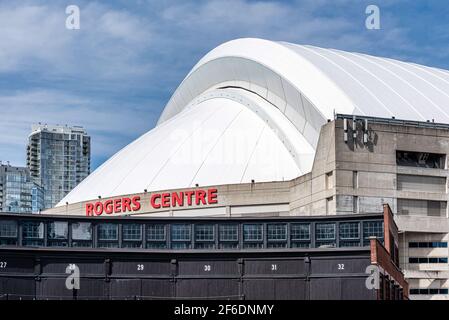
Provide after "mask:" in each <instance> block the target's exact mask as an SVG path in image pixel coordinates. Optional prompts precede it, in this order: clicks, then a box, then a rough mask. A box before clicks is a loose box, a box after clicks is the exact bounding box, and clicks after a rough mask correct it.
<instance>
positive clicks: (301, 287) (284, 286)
mask: <svg viewBox="0 0 449 320" xmlns="http://www.w3.org/2000/svg"><path fill="white" fill-rule="evenodd" d="M243 294H244V296H245V299H246V300H304V299H306V280H305V279H245V280H244V281H243Z"/></svg>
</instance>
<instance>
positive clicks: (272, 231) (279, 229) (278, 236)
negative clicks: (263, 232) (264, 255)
mask: <svg viewBox="0 0 449 320" xmlns="http://www.w3.org/2000/svg"><path fill="white" fill-rule="evenodd" d="M267 233H268V234H267V237H268V241H287V224H285V223H276V224H268V225H267Z"/></svg>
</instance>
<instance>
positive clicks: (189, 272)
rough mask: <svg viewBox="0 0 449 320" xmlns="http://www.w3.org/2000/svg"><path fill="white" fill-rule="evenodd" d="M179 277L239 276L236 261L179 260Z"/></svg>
mask: <svg viewBox="0 0 449 320" xmlns="http://www.w3.org/2000/svg"><path fill="white" fill-rule="evenodd" d="M178 274H179V275H180V276H203V277H207V276H210V275H235V276H239V275H240V272H239V265H238V263H237V260H216V259H210V260H180V261H178Z"/></svg>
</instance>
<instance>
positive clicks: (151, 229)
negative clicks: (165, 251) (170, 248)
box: [147, 224, 165, 241]
mask: <svg viewBox="0 0 449 320" xmlns="http://www.w3.org/2000/svg"><path fill="white" fill-rule="evenodd" d="M147 240H148V241H165V225H164V224H149V225H147Z"/></svg>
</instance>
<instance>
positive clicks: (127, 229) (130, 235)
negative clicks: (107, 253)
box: [122, 224, 142, 241]
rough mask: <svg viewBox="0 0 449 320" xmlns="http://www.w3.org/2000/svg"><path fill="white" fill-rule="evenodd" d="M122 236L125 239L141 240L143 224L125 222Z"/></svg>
mask: <svg viewBox="0 0 449 320" xmlns="http://www.w3.org/2000/svg"><path fill="white" fill-rule="evenodd" d="M122 238H123V241H141V240H142V226H141V225H140V224H123V225H122Z"/></svg>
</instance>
